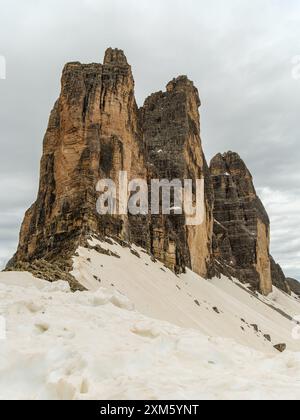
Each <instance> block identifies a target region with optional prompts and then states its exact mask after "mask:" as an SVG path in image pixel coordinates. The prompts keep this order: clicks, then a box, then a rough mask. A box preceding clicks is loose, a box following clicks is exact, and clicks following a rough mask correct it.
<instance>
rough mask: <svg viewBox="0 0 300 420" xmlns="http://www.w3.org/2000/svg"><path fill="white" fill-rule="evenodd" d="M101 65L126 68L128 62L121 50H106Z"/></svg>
mask: <svg viewBox="0 0 300 420" xmlns="http://www.w3.org/2000/svg"><path fill="white" fill-rule="evenodd" d="M103 64H106V65H121V66H128V61H127V58H126V56H125V54H124V51H123V50H119V49H118V48H108V49H107V50H106V52H105V56H104V62H103Z"/></svg>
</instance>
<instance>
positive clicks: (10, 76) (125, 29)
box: [0, 0, 300, 280]
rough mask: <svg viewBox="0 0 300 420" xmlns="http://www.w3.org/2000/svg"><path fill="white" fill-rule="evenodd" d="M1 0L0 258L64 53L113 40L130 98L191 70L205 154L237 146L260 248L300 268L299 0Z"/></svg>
mask: <svg viewBox="0 0 300 420" xmlns="http://www.w3.org/2000/svg"><path fill="white" fill-rule="evenodd" d="M225 3H226V4H225ZM0 5H1V6H2V7H1V16H0V57H3V58H5V62H6V79H5V80H0V106H1V108H0V109H1V111H0V121H1V124H0V136H1V137H0V138H1V155H0V171H1V173H0V174H1V178H0V214H1V219H0V268H1V267H3V266H4V264H5V263H6V262H7V260H8V259H9V258H10V257H11V256H12V254H13V253H14V251H15V250H16V246H17V242H18V233H19V229H20V223H21V221H22V219H23V216H24V212H25V210H26V209H27V208H28V207H29V206H30V205H31V204H32V203H33V202H34V200H35V198H36V193H37V186H38V178H39V161H40V157H41V153H42V139H43V136H44V133H45V130H46V126H47V123H48V118H49V115H50V110H51V108H52V106H53V104H54V102H55V100H56V98H57V97H58V95H59V90H60V77H61V71H62V68H63V66H64V64H65V63H66V62H68V61H81V62H86V63H87V62H102V60H103V56H104V52H105V50H106V48H108V47H116V48H120V49H123V50H124V51H125V54H126V56H127V58H128V61H129V63H130V64H131V65H132V69H133V73H134V77H135V82H136V97H137V101H138V104H139V105H140V106H141V105H142V104H143V101H144V99H145V98H146V97H147V96H148V95H149V94H151V93H153V92H156V91H159V90H163V89H164V88H165V86H166V84H167V82H168V81H169V80H171V79H172V78H173V77H176V76H178V75H180V74H187V75H188V77H189V78H190V79H192V80H193V81H194V83H195V85H196V86H197V87H198V89H199V92H200V97H201V101H202V107H201V109H200V113H201V136H202V141H203V148H204V152H205V154H206V157H207V160H208V161H209V160H210V159H211V158H212V157H213V156H214V155H215V154H216V153H218V152H222V153H223V152H226V151H228V150H232V151H235V152H237V153H239V154H240V156H241V157H242V158H243V160H244V161H245V162H246V164H247V166H248V167H249V169H250V171H251V173H252V175H253V177H254V182H255V186H256V189H257V191H258V193H259V195H260V196H261V198H262V201H263V202H264V204H265V206H266V209H267V211H268V213H269V215H270V218H271V223H272V225H271V229H272V235H271V236H272V246H271V253H272V254H273V256H274V257H275V259H276V261H277V262H278V263H280V264H281V266H282V267H283V269H284V270H285V273H286V275H287V276H291V277H295V278H298V279H299V280H300V258H299V257H300V250H299V248H300V198H299V197H300V194H299V193H300V187H299V181H300V171H299V169H298V168H299V160H300V148H299V147H298V140H299V139H298V137H299V128H298V114H299V109H300V67H299V66H298V63H300V59H299V57H300V45H299V38H300V2H299V1H297V0H285V1H280V0H264V1H261V0H253V1H252V2H249V1H248V0H227V1H226V2H224V0H212V1H210V2H208V1H204V0H185V1H182V0H172V1H171V0H164V1H161V0H151V1H150V0H139V1H137V0H126V1H124V0H109V1H108V0H81V1H79V0H73V1H71V0H63V1H58V0H52V1H50V0H44V1H34V0H28V1H26V2H24V1H23V2H22V1H21V0H11V1H10V2H9V3H8V2H4V1H3V0H0ZM2 62H3V60H2V61H1V60H0V66H2V70H3V65H1V63H2ZM298 70H299V72H298ZM1 74H2V73H1V69H0V79H2V77H1ZM298 75H299V77H298Z"/></svg>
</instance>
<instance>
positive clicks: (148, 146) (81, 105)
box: [10, 49, 212, 276]
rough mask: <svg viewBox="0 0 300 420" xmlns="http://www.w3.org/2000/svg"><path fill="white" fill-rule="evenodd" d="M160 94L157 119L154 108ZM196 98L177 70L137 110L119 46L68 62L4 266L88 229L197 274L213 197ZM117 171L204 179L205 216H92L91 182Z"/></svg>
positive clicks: (203, 262)
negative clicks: (34, 188)
mask: <svg viewBox="0 0 300 420" xmlns="http://www.w3.org/2000/svg"><path fill="white" fill-rule="evenodd" d="M156 99H157V100H156ZM165 99H166V106H165V108H164V111H163V112H162V115H161V120H160V121H159V120H157V119H156V116H155V115H156V113H157V109H158V107H160V105H161V100H162V101H164V100H165ZM151 103H152V104H153V110H152V109H150V108H151V106H152V105H150V104H151ZM199 105H200V100H199V96H198V91H197V89H196V88H195V87H194V85H193V84H192V82H190V81H189V80H188V79H187V78H185V77H181V78H178V79H177V80H174V81H172V82H170V83H169V85H168V87H167V92H166V93H165V94H163V95H162V98H160V94H158V95H157V94H156V95H153V97H152V99H151V98H150V99H148V100H147V101H146V104H145V107H144V108H143V109H142V110H138V108H137V105H136V101H135V97H134V80H133V77H132V72H131V67H130V66H129V65H128V63H127V59H126V57H125V56H124V54H123V52H122V51H120V50H112V49H109V50H108V51H107V52H106V54H105V58H104V64H103V65H101V64H89V65H83V64H80V63H69V64H67V65H66V66H65V68H64V71H63V76H62V88H61V94H60V97H59V99H58V101H57V102H56V104H55V107H54V109H53V111H52V113H51V117H50V121H49V126H48V129H47V132H46V136H45V140H44V150H43V157H42V161H41V174H40V188H39V193H38V198H37V201H36V203H35V204H34V205H33V206H32V207H31V209H30V210H29V211H28V212H27V213H26V216H25V219H24V222H23V225H22V229H21V234H20V244H19V248H18V251H17V254H16V255H15V258H14V259H13V261H12V262H11V264H10V265H13V264H15V263H16V262H20V261H33V260H36V259H40V258H46V259H50V260H54V261H55V258H56V257H57V256H60V255H61V253H62V250H63V249H65V248H66V247H68V246H69V244H70V243H73V242H74V241H75V242H76V241H77V240H78V238H81V237H84V236H86V235H87V234H89V233H97V234H100V235H108V236H117V237H119V238H120V239H123V240H127V241H130V242H134V243H136V244H138V245H141V246H142V247H144V248H145V249H147V250H148V251H150V252H152V253H153V254H154V256H155V257H156V258H159V259H160V260H161V261H163V262H164V263H165V264H166V265H167V266H168V267H170V268H171V269H173V270H176V271H178V272H180V271H183V270H184V269H185V267H186V266H188V267H191V268H193V269H195V271H197V272H198V273H200V274H201V275H203V276H206V275H207V274H208V269H209V264H210V259H211V239H212V196H211V186H210V184H209V182H210V181H209V176H207V175H208V168H207V165H206V161H205V158H204V154H203V151H202V147H201V140H200V122H199V112H198V107H199ZM158 112H160V111H158ZM170 113H174V115H170ZM151 130H152V131H151ZM155 130H156V131H157V132H161V133H163V135H162V137H161V138H160V139H159V142H160V148H162V149H163V151H162V156H163V159H162V160H161V159H157V160H155V159H154V158H153V153H152V152H153V148H155V147H156V140H155V136H154V137H153V135H152V134H153V132H154V131H155ZM163 136H166V137H165V139H163ZM165 140H167V141H165ZM175 152H176V154H175ZM148 156H149V159H148ZM168 165H169V166H168ZM176 168H177V169H178V170H177V169H176ZM120 171H127V174H128V180H130V179H136V178H141V179H144V180H146V181H147V180H148V181H149V180H150V178H151V177H155V178H158V179H162V178H165V176H166V175H168V176H167V177H168V178H170V179H172V178H180V179H184V178H192V179H193V180H195V179H197V178H202V177H204V176H205V177H206V181H207V185H206V198H205V203H204V207H205V210H206V216H205V220H204V223H203V224H202V225H201V226H200V227H196V228H194V227H186V226H185V217H184V216H180V217H177V216H170V217H164V216H162V217H160V216H158V217H156V216H154V217H152V218H151V217H150V216H149V215H148V216H131V215H129V214H128V215H125V216H113V217H112V216H101V217H100V216H99V215H98V214H97V212H96V201H97V193H96V184H97V182H98V180H99V179H106V178H109V179H112V180H114V181H115V182H116V184H117V185H118V179H119V172H120ZM167 172H168V173H167Z"/></svg>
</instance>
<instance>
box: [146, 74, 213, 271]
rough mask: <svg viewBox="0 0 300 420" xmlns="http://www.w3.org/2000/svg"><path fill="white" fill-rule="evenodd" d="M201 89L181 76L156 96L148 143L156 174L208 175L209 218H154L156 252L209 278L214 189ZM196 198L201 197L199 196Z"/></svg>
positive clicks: (150, 103) (149, 105)
mask: <svg viewBox="0 0 300 420" xmlns="http://www.w3.org/2000/svg"><path fill="white" fill-rule="evenodd" d="M200 105H201V102H200V98H199V93H198V90H197V89H196V88H195V86H194V84H193V83H192V82H191V81H190V80H188V78H187V77H185V76H181V77H179V78H177V79H174V80H173V81H171V82H170V83H169V84H168V85H167V91H166V92H158V93H155V94H153V95H151V96H150V97H149V98H148V99H147V100H146V101H145V104H144V107H143V109H142V127H143V136H144V143H145V146H146V149H147V158H148V162H149V174H150V175H151V178H158V179H167V180H169V181H171V180H174V179H179V180H184V179H191V180H193V183H194V186H195V182H196V180H197V179H202V178H203V179H205V203H204V212H205V215H204V222H203V223H202V224H201V225H199V226H186V225H185V222H186V219H185V216H184V215H182V216H170V217H168V216H157V217H155V216H152V223H151V238H152V249H153V253H154V255H155V256H156V257H157V258H158V259H161V260H163V261H166V262H167V266H168V267H170V268H175V269H176V271H180V268H181V267H190V268H192V270H194V271H195V272H196V273H198V274H200V275H202V276H204V277H207V276H209V273H210V271H211V259H212V258H211V257H212V226H213V223H212V221H213V215H212V208H213V191H212V185H211V182H210V177H209V170H208V166H207V163H206V160H205V157H204V153H203V150H202V145H201V138H200V116H199V111H198V109H199V106H200ZM194 199H195V195H194Z"/></svg>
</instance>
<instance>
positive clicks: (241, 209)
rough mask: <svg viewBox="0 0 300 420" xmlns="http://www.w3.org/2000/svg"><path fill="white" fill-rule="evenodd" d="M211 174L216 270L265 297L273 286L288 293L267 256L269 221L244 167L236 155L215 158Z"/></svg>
mask: <svg viewBox="0 0 300 420" xmlns="http://www.w3.org/2000/svg"><path fill="white" fill-rule="evenodd" d="M210 172H211V178H212V182H213V187H214V195H215V201H214V250H213V252H214V257H215V260H216V266H217V269H218V270H219V271H220V272H221V273H223V274H225V275H227V276H231V277H235V278H237V279H239V280H241V281H242V282H243V283H250V284H251V286H252V288H253V290H259V291H260V292H261V293H262V294H264V295H268V294H269V293H270V292H271V291H272V284H275V285H276V286H277V287H279V288H281V289H282V290H284V291H286V292H287V293H288V292H289V288H288V286H287V283H286V281H285V276H284V274H283V272H282V270H281V268H280V266H278V265H277V264H276V263H275V261H274V260H273V258H272V257H271V255H270V251H269V249H270V221H269V217H268V215H267V212H266V210H265V208H264V206H263V204H262V202H261V200H260V199H259V197H258V196H257V194H256V191H255V188H254V185H253V180H252V176H251V173H250V172H249V170H248V168H247V167H246V165H245V163H244V162H243V160H242V159H241V158H240V156H239V155H238V154H237V153H233V152H228V153H225V154H223V155H221V154H218V155H217V156H215V157H214V158H213V159H212V161H211V165H210Z"/></svg>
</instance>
